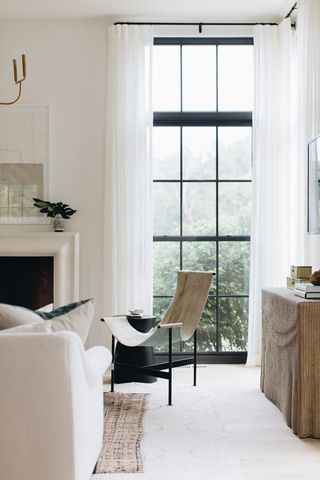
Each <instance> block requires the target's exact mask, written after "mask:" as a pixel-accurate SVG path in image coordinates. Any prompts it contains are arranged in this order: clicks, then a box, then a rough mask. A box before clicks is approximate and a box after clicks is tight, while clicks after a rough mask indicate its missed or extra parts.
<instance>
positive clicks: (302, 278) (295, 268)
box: [287, 265, 312, 288]
mask: <svg viewBox="0 0 320 480" xmlns="http://www.w3.org/2000/svg"><path fill="white" fill-rule="evenodd" d="M311 273H312V267H310V266H307V265H291V266H290V277H287V287H288V288H294V287H295V285H296V283H308V282H309V279H310V275H311Z"/></svg>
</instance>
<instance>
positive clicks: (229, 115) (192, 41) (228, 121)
mask: <svg viewBox="0 0 320 480" xmlns="http://www.w3.org/2000/svg"><path fill="white" fill-rule="evenodd" d="M154 45H180V48H181V50H182V46H183V45H217V46H218V45H253V38H252V37H204V38H193V37H155V38H154ZM180 59H182V55H180ZM180 63H181V61H180ZM217 64H218V49H217V55H216V66H217ZM181 68H182V65H181V64H180V71H181ZM216 75H217V76H218V68H216ZM180 82H181V85H180V93H181V95H182V75H181V77H180ZM218 88H219V85H218V78H216V109H217V110H216V111H212V112H210V111H209V112H207V111H206V112H190V111H182V99H181V102H180V111H174V112H163V111H161V112H157V111H155V112H153V126H154V127H164V126H166V127H184V126H200V127H202V126H205V127H207V126H213V127H224V126H230V127H237V126H242V127H245V126H246V127H252V111H233V112H232V111H219V110H218V108H219V104H218ZM180 138H181V135H180ZM180 141H181V140H180ZM215 153H216V169H217V177H216V179H214V180H186V179H183V178H182V162H183V159H182V145H180V179H179V180H176V179H175V180H171V181H172V182H173V181H174V182H176V183H178V182H179V184H180V235H173V236H169V235H164V236H157V235H155V236H154V237H153V241H154V242H173V241H174V242H179V243H180V268H182V244H183V242H192V241H203V242H214V243H215V245H216V266H215V273H216V284H217V285H218V284H219V244H220V242H226V241H227V242H240V241H245V242H250V235H219V229H218V222H219V217H218V209H219V198H218V196H219V184H221V183H226V182H227V183H231V182H237V183H241V182H243V183H251V179H250V180H247V179H245V180H241V179H237V180H232V179H228V180H223V179H219V175H218V166H219V152H218V128H217V129H216V152H215ZM188 181H190V182H194V183H210V182H212V183H216V186H217V188H216V207H215V208H216V227H217V230H216V232H218V234H216V235H210V236H185V235H182V222H183V216H182V209H183V198H182V196H183V183H187V182H188ZM153 182H154V183H170V179H169V180H167V179H166V180H159V179H154V181H153ZM211 296H212V297H215V310H216V311H215V314H216V322H217V329H218V328H219V313H218V310H219V302H218V300H219V299H221V298H228V297H232V298H248V297H249V295H248V294H238V295H237V294H234V295H223V294H219V290H218V288H216V289H215V292H214V294H211ZM154 298H171V297H170V296H169V295H154ZM217 337H218V335H217ZM218 347H219V345H216V348H217V351H213V352H198V359H199V362H200V363H239V364H242V363H245V362H246V359H247V352H244V351H241V352H238V351H231V352H229V351H221V350H218ZM156 355H157V357H161V356H162V354H161V353H157V354H156ZM174 355H175V356H178V357H181V358H183V357H184V356H189V354H188V353H182V352H181V353H174Z"/></svg>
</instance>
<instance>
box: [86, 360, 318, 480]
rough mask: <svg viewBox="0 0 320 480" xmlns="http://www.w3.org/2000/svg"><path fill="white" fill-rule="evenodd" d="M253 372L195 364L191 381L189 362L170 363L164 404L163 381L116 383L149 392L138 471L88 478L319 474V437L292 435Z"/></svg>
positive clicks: (247, 478) (191, 479)
mask: <svg viewBox="0 0 320 480" xmlns="http://www.w3.org/2000/svg"><path fill="white" fill-rule="evenodd" d="M259 375H260V370H259V369H258V368H247V367H244V366H239V365H206V366H204V365H203V366H200V367H199V368H198V386H197V387H193V386H192V368H189V367H186V368H179V369H175V370H174V388H173V402H174V405H173V406H172V407H169V406H167V382H166V381H164V380H159V381H158V382H157V383H154V384H142V383H128V384H122V385H117V386H116V389H117V390H118V391H128V392H134V391H137V392H144V391H145V392H149V393H150V397H149V405H148V411H147V414H146V417H145V425H144V437H143V442H142V451H143V458H144V473H140V474H134V475H132V474H109V475H95V476H93V477H92V480H109V479H110V480H111V479H118V480H175V479H178V480H179V479H181V480H198V479H200V480H271V479H272V480H298V479H299V480H306V479H310V480H319V479H320V440H316V439H305V440H301V439H299V438H298V437H296V436H295V435H294V434H293V433H292V430H291V429H290V428H289V427H287V425H286V424H285V422H284V419H283V417H282V415H281V412H280V411H279V410H278V409H277V407H276V406H275V405H273V404H272V403H271V402H269V401H268V400H267V399H266V398H265V396H264V394H262V393H261V391H260V388H259ZM106 388H107V389H108V388H109V386H108V385H106Z"/></svg>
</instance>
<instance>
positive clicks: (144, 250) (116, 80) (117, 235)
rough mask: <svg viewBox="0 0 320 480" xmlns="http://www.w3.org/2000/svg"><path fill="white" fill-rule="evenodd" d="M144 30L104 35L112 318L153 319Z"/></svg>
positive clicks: (148, 42)
mask: <svg viewBox="0 0 320 480" xmlns="http://www.w3.org/2000/svg"><path fill="white" fill-rule="evenodd" d="M152 44H153V36H152V29H151V28H150V27H148V26H136V25H130V26H128V25H123V26H120V25H117V26H112V27H109V29H108V57H107V125H106V178H105V185H106V217H105V246H106V245H109V246H110V248H111V255H110V258H111V261H110V260H109V261H108V262H106V263H105V269H111V272H110V271H107V272H105V277H108V276H109V279H108V281H107V282H106V285H108V284H109V285H110V288H111V297H112V313H115V314H119V313H125V312H127V311H128V309H129V308H142V309H143V310H144V311H145V312H146V313H152V167H151V130H152V110H151V108H152V107H151V97H150V95H151V67H152V62H151V55H152Z"/></svg>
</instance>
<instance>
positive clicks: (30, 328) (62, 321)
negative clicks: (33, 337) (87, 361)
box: [1, 299, 94, 342]
mask: <svg viewBox="0 0 320 480" xmlns="http://www.w3.org/2000/svg"><path fill="white" fill-rule="evenodd" d="M93 315H94V301H93V299H90V300H87V301H86V302H85V303H81V304H80V305H78V306H77V307H76V308H74V309H73V310H70V311H69V312H68V313H65V314H63V315H59V316H57V317H55V318H52V319H51V320H47V321H44V320H41V319H40V323H31V324H28V325H20V326H18V327H14V328H10V329H7V330H5V331H3V332H1V333H2V334H6V333H41V332H44V333H51V332H60V331H63V330H69V331H73V332H76V333H77V334H78V335H79V336H80V338H81V339H82V341H83V342H85V340H86V338H87V336H88V332H89V329H90V325H91V323H92V320H93Z"/></svg>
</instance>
